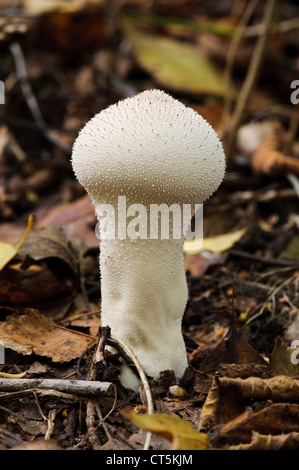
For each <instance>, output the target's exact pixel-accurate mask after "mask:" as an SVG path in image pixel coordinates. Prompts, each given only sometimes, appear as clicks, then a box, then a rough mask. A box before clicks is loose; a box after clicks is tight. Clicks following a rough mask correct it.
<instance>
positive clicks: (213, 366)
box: [193, 326, 266, 373]
mask: <svg viewBox="0 0 299 470" xmlns="http://www.w3.org/2000/svg"><path fill="white" fill-rule="evenodd" d="M193 360H195V355H194V357H193ZM197 362H198V361H197ZM222 363H226V364H229V363H237V364H266V363H265V361H264V359H263V358H262V356H260V354H259V353H258V352H257V351H256V350H255V349H254V348H253V347H252V346H251V345H250V344H249V343H248V342H247V341H246V340H245V339H244V338H242V337H241V335H240V333H239V332H238V331H236V329H235V328H234V326H232V327H231V328H230V329H229V330H228V332H227V334H226V335H225V337H224V338H223V339H222V340H221V341H220V342H219V344H218V345H217V346H216V347H215V348H214V349H213V350H212V351H211V352H210V354H209V355H208V356H207V357H206V358H205V359H204V360H203V362H202V363H200V364H198V368H199V369H200V371H201V372H202V373H207V372H211V371H213V370H217V368H218V366H219V365H220V364H222Z"/></svg>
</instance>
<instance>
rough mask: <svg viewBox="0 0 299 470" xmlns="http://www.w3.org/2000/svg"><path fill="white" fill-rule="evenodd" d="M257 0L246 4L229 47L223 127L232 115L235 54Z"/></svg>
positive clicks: (225, 75) (222, 127)
mask: <svg viewBox="0 0 299 470" xmlns="http://www.w3.org/2000/svg"><path fill="white" fill-rule="evenodd" d="M257 2H258V0H251V1H250V2H249V3H248V5H247V6H246V8H245V11H244V13H243V15H242V18H241V20H240V22H239V24H238V26H237V29H236V33H235V34H234V36H233V39H232V41H231V43H230V46H229V49H228V53H227V59H226V67H225V71H224V81H225V89H226V95H225V100H224V105H223V114H222V119H221V126H220V128H221V129H225V128H226V122H227V118H228V116H229V115H230V111H231V103H232V98H233V96H232V93H231V92H230V88H231V81H232V80H231V78H232V71H233V64H234V59H235V55H236V52H237V49H238V46H239V44H240V41H241V39H242V36H243V35H244V32H245V29H246V25H247V23H248V21H249V20H250V18H251V15H252V13H253V12H254V10H255V7H256V5H257Z"/></svg>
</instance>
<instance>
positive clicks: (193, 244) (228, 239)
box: [184, 229, 245, 254]
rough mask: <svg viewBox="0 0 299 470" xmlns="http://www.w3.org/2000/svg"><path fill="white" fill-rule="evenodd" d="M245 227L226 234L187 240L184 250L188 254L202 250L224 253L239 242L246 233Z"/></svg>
mask: <svg viewBox="0 0 299 470" xmlns="http://www.w3.org/2000/svg"><path fill="white" fill-rule="evenodd" d="M244 233H245V229H241V230H237V231H236V232H230V233H225V234H224V235H217V236H215V237H210V238H204V239H203V240H201V239H196V238H194V239H192V240H185V242H184V252H185V253H188V254H195V253H199V252H200V251H204V250H207V251H212V252H213V253H222V252H223V251H226V250H229V248H231V247H232V246H233V245H234V244H235V243H237V242H238V241H239V240H240V239H241V238H242V237H243V235H244Z"/></svg>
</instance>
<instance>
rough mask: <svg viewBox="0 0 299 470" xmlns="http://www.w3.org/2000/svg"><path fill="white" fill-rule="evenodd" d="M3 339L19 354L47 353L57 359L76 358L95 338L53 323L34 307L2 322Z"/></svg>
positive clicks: (1, 332)
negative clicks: (23, 313)
mask: <svg viewBox="0 0 299 470" xmlns="http://www.w3.org/2000/svg"><path fill="white" fill-rule="evenodd" d="M0 339H1V341H2V343H3V345H4V347H5V348H9V349H12V350H13V351H16V352H17V353H19V354H23V355H30V354H36V355H39V356H46V357H50V358H51V359H52V360H53V361H54V362H68V361H71V360H72V359H76V358H77V357H79V356H80V355H81V354H82V353H83V352H84V351H85V350H86V348H87V347H88V346H89V345H90V344H92V343H93V342H94V339H93V338H92V337H90V336H88V335H85V334H83V333H79V332H76V331H72V330H69V329H67V328H63V327H59V326H58V325H55V324H54V323H51V322H50V321H49V320H48V319H47V318H46V317H44V316H43V315H41V314H40V313H39V312H38V311H37V310H33V309H27V310H26V313H25V315H16V314H13V315H11V316H9V317H8V318H7V319H6V321H5V322H2V323H0Z"/></svg>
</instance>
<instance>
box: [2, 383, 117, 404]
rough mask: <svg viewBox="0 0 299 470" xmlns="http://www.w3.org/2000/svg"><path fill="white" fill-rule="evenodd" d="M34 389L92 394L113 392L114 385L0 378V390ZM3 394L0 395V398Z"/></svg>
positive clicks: (110, 393)
mask: <svg viewBox="0 0 299 470" xmlns="http://www.w3.org/2000/svg"><path fill="white" fill-rule="evenodd" d="M28 389H31V390H32V389H34V390H55V391H58V392H63V393H70V394H75V395H78V396H89V397H90V396H93V397H98V396H99V395H106V396H107V395H108V396H111V395H112V394H113V390H114V387H113V385H112V384H111V383H110V382H98V381H88V380H62V379H0V392H3V391H5V392H19V391H27V390H28ZM2 397H3V395H0V399H1V398H2Z"/></svg>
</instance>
